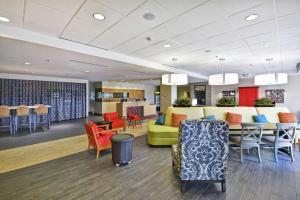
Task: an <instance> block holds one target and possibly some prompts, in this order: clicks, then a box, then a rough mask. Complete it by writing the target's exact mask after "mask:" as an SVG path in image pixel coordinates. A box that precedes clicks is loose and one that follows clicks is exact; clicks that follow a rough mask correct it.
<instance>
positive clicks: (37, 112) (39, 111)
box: [34, 104, 50, 131]
mask: <svg viewBox="0 0 300 200" xmlns="http://www.w3.org/2000/svg"><path fill="white" fill-rule="evenodd" d="M35 106H36V107H35V109H34V118H35V119H34V131H35V129H36V126H37V125H39V124H45V125H47V128H48V129H50V116H49V111H48V107H47V106H45V105H43V104H37V105H35ZM44 116H46V118H47V119H46V121H44ZM40 117H41V118H42V121H39V120H38V119H39V118H40Z"/></svg>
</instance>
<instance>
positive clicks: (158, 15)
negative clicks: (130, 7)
mask: <svg viewBox="0 0 300 200" xmlns="http://www.w3.org/2000/svg"><path fill="white" fill-rule="evenodd" d="M147 13H152V14H154V16H155V18H154V19H153V20H145V19H144V18H143V15H144V14H147ZM171 17H172V16H171V13H170V12H169V11H168V10H167V9H165V8H163V7H162V6H160V5H159V4H158V3H156V2H155V1H153V0H149V1H147V2H146V3H144V4H143V5H142V6H140V7H139V8H137V9H136V10H135V11H134V12H132V13H131V14H129V15H128V18H130V19H132V20H135V21H136V22H138V23H140V24H143V25H145V26H148V27H149V28H150V27H154V26H157V25H159V24H161V23H163V22H165V21H167V20H168V19H170V18H171Z"/></svg>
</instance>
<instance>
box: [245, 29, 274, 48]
mask: <svg viewBox="0 0 300 200" xmlns="http://www.w3.org/2000/svg"><path fill="white" fill-rule="evenodd" d="M245 41H246V42H247V43H248V44H249V45H253V44H259V43H262V42H270V41H277V34H276V32H271V33H264V34H260V35H255V36H251V37H248V38H245Z"/></svg>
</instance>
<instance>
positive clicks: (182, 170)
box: [172, 120, 229, 181]
mask: <svg viewBox="0 0 300 200" xmlns="http://www.w3.org/2000/svg"><path fill="white" fill-rule="evenodd" d="M228 138H229V126H228V123H227V122H225V121H207V120H206V121H200V120H184V121H182V122H181V124H180V127H179V141H178V145H173V146H172V156H173V166H174V168H175V170H176V172H177V174H178V176H179V178H180V180H181V181H198V180H199V181H225V177H226V168H227V161H228V151H229V146H228Z"/></svg>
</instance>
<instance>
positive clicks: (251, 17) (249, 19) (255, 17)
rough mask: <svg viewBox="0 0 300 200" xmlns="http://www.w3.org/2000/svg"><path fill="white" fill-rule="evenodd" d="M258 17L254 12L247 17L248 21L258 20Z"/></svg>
mask: <svg viewBox="0 0 300 200" xmlns="http://www.w3.org/2000/svg"><path fill="white" fill-rule="evenodd" d="M257 18H258V14H252V15H249V16H247V17H246V18H245V20H246V21H252V20H256V19H257Z"/></svg>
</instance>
